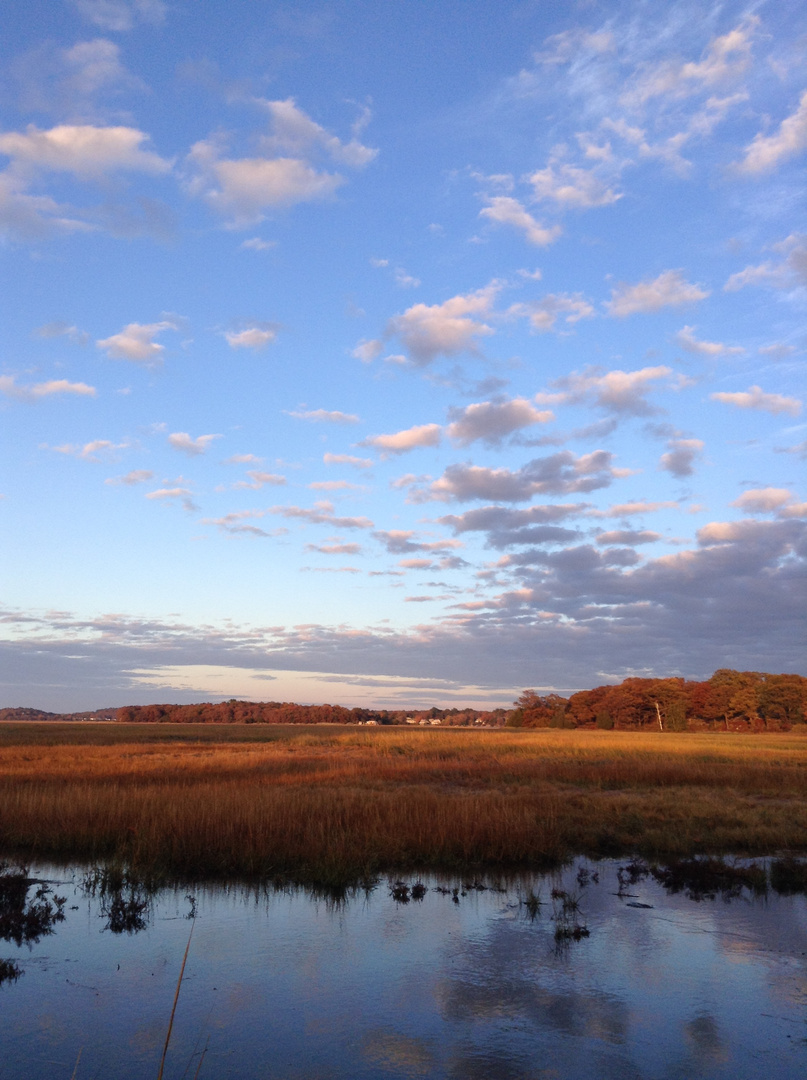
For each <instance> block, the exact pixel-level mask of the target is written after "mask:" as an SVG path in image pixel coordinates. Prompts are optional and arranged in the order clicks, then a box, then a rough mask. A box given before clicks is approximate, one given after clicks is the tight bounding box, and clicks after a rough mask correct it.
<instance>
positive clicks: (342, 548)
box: [305, 544, 361, 555]
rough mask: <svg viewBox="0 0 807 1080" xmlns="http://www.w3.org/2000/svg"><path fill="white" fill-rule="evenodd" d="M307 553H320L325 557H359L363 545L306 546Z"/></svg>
mask: <svg viewBox="0 0 807 1080" xmlns="http://www.w3.org/2000/svg"><path fill="white" fill-rule="evenodd" d="M305 550H306V551H319V552H321V553H322V554H323V555H358V554H359V553H360V552H361V544H306V545H305Z"/></svg>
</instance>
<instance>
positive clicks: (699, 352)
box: [675, 326, 745, 356]
mask: <svg viewBox="0 0 807 1080" xmlns="http://www.w3.org/2000/svg"><path fill="white" fill-rule="evenodd" d="M675 340H676V342H677V343H678V344H679V345H680V346H681V348H682V349H684V351H685V352H688V353H694V354H695V355H696V356H738V355H739V354H740V353H744V352H745V349H743V348H742V347H741V346H739V345H723V344H722V343H721V342H719V341H699V340H698V339H697V338H696V337H695V327H694V326H685V327H684V328H683V330H679V331H678V333H677V334H676V335H675Z"/></svg>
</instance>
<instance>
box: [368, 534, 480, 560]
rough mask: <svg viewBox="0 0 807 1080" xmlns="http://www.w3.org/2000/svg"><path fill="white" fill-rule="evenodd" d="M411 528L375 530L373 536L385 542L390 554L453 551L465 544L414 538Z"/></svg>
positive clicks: (453, 541) (457, 541)
mask: <svg viewBox="0 0 807 1080" xmlns="http://www.w3.org/2000/svg"><path fill="white" fill-rule="evenodd" d="M414 535H415V534H414V532H413V531H412V530H411V529H388V530H379V531H378V532H374V533H373V536H374V537H375V539H376V540H378V541H379V543H381V544H383V545H384V547H385V548H386V549H387V551H388V552H389V554H390V555H408V554H411V553H413V552H417V551H452V550H454V549H456V548H460V547H462V546H463V544H462V541H461V540H428V541H421V540H413V539H412V537H413V536H414Z"/></svg>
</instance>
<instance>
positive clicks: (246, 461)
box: [222, 454, 263, 465]
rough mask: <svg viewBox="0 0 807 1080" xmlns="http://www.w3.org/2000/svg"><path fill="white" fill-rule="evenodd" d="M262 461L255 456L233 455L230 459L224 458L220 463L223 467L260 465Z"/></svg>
mask: <svg viewBox="0 0 807 1080" xmlns="http://www.w3.org/2000/svg"><path fill="white" fill-rule="evenodd" d="M262 461H263V458H262V457H258V456H257V454H233V455H232V456H231V457H228V458H225V459H224V461H223V462H222V464H223V465H252V464H255V465H260V464H261V462H262Z"/></svg>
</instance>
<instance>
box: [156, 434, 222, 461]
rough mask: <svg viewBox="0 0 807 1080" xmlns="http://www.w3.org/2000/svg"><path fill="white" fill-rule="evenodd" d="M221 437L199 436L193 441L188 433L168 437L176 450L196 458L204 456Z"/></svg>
mask: <svg viewBox="0 0 807 1080" xmlns="http://www.w3.org/2000/svg"><path fill="white" fill-rule="evenodd" d="M220 438H221V435H199V436H198V437H197V438H195V439H192V438H191V437H190V435H189V434H188V433H187V431H175V432H173V433H172V434H171V435H169V436H168V442H169V443H170V444H171V446H173V448H174V449H175V450H181V451H182V453H183V454H188V455H189V456H190V457H196V456H197V455H199V454H204V453H205V451H206V450H207V448H208V446H209V445H210V444H211V442H213V440H214V439H220Z"/></svg>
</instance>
